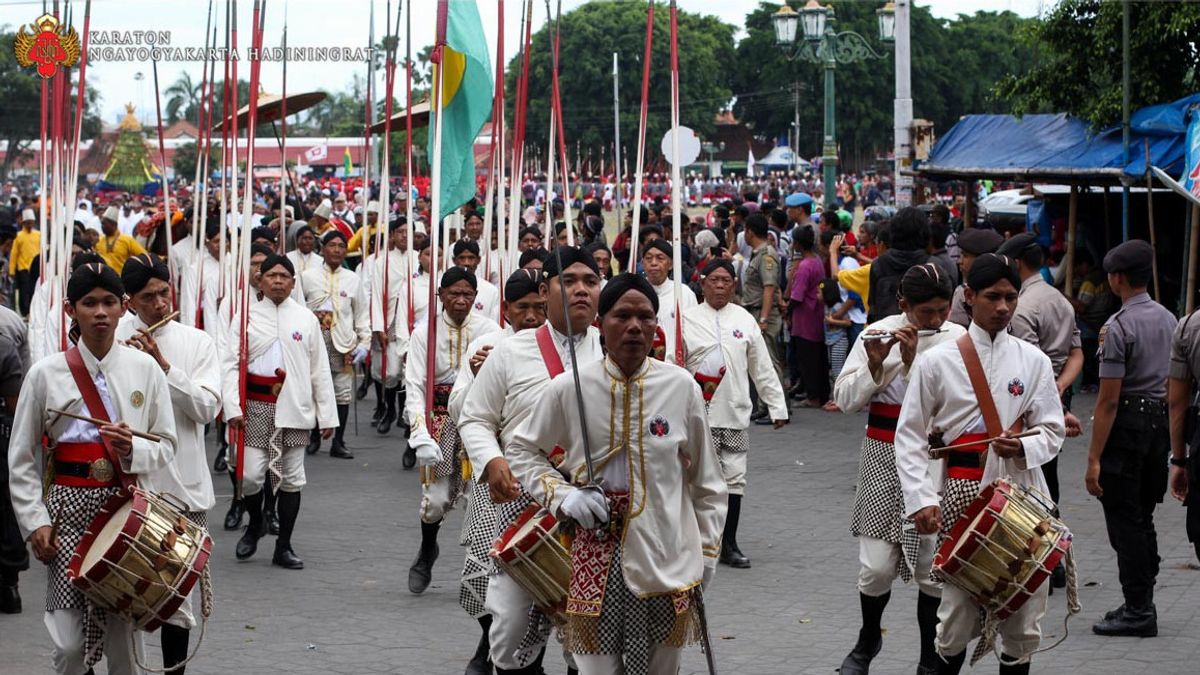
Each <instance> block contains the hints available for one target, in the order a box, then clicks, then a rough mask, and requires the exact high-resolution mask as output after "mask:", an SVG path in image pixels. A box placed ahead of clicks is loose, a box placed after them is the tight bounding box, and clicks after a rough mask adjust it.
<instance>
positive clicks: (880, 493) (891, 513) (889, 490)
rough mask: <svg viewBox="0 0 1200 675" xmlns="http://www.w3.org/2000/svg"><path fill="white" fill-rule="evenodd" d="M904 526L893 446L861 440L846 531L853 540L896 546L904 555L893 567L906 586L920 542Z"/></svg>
mask: <svg viewBox="0 0 1200 675" xmlns="http://www.w3.org/2000/svg"><path fill="white" fill-rule="evenodd" d="M904 525H905V518H904V494H903V493H902V492H901V490H900V475H899V474H898V473H896V446H895V445H893V444H891V443H887V442H884V441H880V440H876V439H874V438H864V439H863V445H862V460H861V461H860V462H859V465H858V490H857V491H856V492H855V494H854V515H852V516H851V518H850V532H852V533H853V534H854V536H856V537H858V536H866V537H873V538H875V539H880V540H882V541H886V542H888V543H892V544H900V545H901V547H902V550H903V552H904V555H903V556H902V557H901V560H900V562H899V563H898V564H897V572H899V574H900V578H901V579H903V580H904V581H905V583H907V582H909V581H911V580H912V576H913V570H915V569H916V564H917V549H918V547H919V543H920V539H919V537H918V535H917V533H916V530H915V529H914V528H912V527H908V528H905V527H904Z"/></svg>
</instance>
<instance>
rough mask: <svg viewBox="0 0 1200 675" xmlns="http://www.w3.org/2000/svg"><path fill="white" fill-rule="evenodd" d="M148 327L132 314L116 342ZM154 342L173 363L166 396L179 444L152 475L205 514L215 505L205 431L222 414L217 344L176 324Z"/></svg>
mask: <svg viewBox="0 0 1200 675" xmlns="http://www.w3.org/2000/svg"><path fill="white" fill-rule="evenodd" d="M126 319H128V320H126ZM146 327H147V326H146V323H145V322H144V321H142V320H141V319H140V318H138V317H137V315H135V314H134V313H133V312H129V313H127V314H126V315H125V316H124V317H123V318H122V320H121V321H120V322H119V323H118V324H117V339H118V340H128V339H129V337H130V336H132V335H134V334H136V333H137V332H138V331H139V330H141V329H144V328H146ZM153 337H154V341H155V342H156V343H158V350H159V351H160V352H162V355H163V358H165V359H166V360H167V363H169V364H171V369H170V370H169V371H168V372H167V391H168V392H169V393H170V397H171V411H172V414H173V415H174V417H175V433H176V438H177V441H178V443H177V445H178V448H177V450H176V452H175V459H174V461H172V462H171V464H170V466H169V467H167V468H166V469H162V470H159V471H155V472H154V474H153V480H154V484H155V485H156V486H157V487H158V488H159V489H161V490H163V491H164V492H170V493H171V494H173V495H175V496H176V497H179V498H180V499H182V500H183V502H184V503H185V504H187V505H188V508H189V510H192V511H207V510H209V509H210V508H212V507H213V505H215V504H216V503H217V500H216V497H215V496H214V495H213V485H212V476H211V475H210V474H209V471H208V460H207V458H206V457H205V454H204V427H205V425H206V424H208V423H209V422H212V421H213V420H214V419H216V418H217V413H219V412H220V411H221V367H220V361H219V360H218V359H217V348H216V344H215V343H214V341H213V339H212V338H210V337H209V336H208V334H207V333H205V332H204V331H202V330H200V329H199V328H192V327H190V326H185V325H183V324H181V323H179V322H177V321H171V322H169V323H167V324H166V325H165V326H163V327H162V328H159V329H158V330H157V331H155V332H154V335H153Z"/></svg>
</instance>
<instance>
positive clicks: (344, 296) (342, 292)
mask: <svg viewBox="0 0 1200 675" xmlns="http://www.w3.org/2000/svg"><path fill="white" fill-rule="evenodd" d="M338 295H340V296H342V297H343V298H348V297H350V296H348V295H346V291H340V292H338Z"/></svg>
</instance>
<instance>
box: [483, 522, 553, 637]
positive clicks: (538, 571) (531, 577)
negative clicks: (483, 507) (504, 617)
mask: <svg viewBox="0 0 1200 675" xmlns="http://www.w3.org/2000/svg"><path fill="white" fill-rule="evenodd" d="M490 555H491V556H492V558H493V559H494V560H495V561H496V564H497V565H499V566H500V568H501V569H502V570H504V572H505V573H506V574H508V575H509V576H511V577H512V579H513V581H515V582H517V585H518V586H520V587H521V588H523V589H524V590H525V591H526V592H527V593H529V595H531V596H532V597H533V604H534V605H536V606H537V608H538V609H540V610H542V612H544V613H545V614H546V615H547V616H549V617H551V618H555V617H556V616H557V615H560V614H561V613H562V612H563V611H564V610H565V609H566V606H567V589H568V588H569V587H570V584H571V552H570V550H569V547H568V546H567V545H565V544H564V542H563V541H562V540H561V539H560V535H559V527H558V520H557V519H556V518H555V517H554V515H553V514H551V513H550V512H549V511H546V510H544V509H542V508H541V507H540V506H538V505H537V504H530V505H529V506H528V507H526V509H525V510H524V511H522V512H521V515H520V516H519V517H518V518H517V520H516V521H514V522H513V524H512V525H509V526H508V528H507V529H506V530H504V533H503V534H501V535H500V538H499V539H497V540H496V544H495V545H494V546H493V547H492V550H491V553H490Z"/></svg>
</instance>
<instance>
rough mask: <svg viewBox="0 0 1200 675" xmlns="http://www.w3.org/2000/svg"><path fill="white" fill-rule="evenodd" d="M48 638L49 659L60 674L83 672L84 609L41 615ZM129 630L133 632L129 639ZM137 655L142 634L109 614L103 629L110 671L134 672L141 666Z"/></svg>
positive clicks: (111, 674)
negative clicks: (49, 644)
mask: <svg viewBox="0 0 1200 675" xmlns="http://www.w3.org/2000/svg"><path fill="white" fill-rule="evenodd" d="M43 623H45V624H46V630H47V631H48V632H49V633H50V641H51V642H53V643H54V652H53V655H52V659H53V662H54V671H55V672H57V673H58V674H59V675H83V674H84V673H86V672H88V667H87V664H86V663H85V662H84V661H85V658H86V657H85V656H84V653H83V610H79V609H56V610H54V611H53V612H46V613H45V615H44V617H43ZM130 633H133V640H132V643H131V640H130V637H129V636H130ZM134 649H137V655H136V656H137V659H140V658H141V657H142V655H143V654H144V650H143V648H142V634H141V632H139V631H135V630H134V629H133V626H132V625H131V624H129V623H126V622H125V621H122V620H120V619H118V618H117V617H115V616H109V618H108V626H107V628H106V629H105V632H104V660H105V662H106V665H107V666H108V672H109V675H135V674H138V673H141V672H142V670H141V669H140V668H138V667H137V660H136V659H135V655H134V651H133V650H134Z"/></svg>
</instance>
